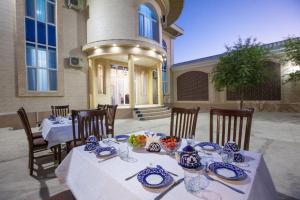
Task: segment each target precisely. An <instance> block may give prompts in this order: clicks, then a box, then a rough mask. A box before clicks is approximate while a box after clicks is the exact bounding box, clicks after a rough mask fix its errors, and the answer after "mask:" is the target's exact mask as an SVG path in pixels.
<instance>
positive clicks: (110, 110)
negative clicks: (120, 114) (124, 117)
mask: <svg viewBox="0 0 300 200" xmlns="http://www.w3.org/2000/svg"><path fill="white" fill-rule="evenodd" d="M117 108H118V105H106V112H107V120H108V122H107V123H108V130H107V134H111V136H112V137H114V126H115V118H116V112H117Z"/></svg>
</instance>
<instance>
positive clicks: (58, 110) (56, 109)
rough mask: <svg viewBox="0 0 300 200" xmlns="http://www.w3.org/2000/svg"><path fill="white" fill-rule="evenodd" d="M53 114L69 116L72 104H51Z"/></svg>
mask: <svg viewBox="0 0 300 200" xmlns="http://www.w3.org/2000/svg"><path fill="white" fill-rule="evenodd" d="M51 110H52V115H54V116H56V117H57V116H63V117H65V116H67V115H68V114H69V113H70V106H69V105H63V106H51Z"/></svg>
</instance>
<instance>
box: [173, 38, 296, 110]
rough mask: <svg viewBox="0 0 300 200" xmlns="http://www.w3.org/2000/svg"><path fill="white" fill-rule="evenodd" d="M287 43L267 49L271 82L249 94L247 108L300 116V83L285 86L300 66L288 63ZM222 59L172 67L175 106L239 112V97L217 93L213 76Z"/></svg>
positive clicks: (217, 56)
mask: <svg viewBox="0 0 300 200" xmlns="http://www.w3.org/2000/svg"><path fill="white" fill-rule="evenodd" d="M283 45H284V41H279V42H274V43H270V44H265V45H263V47H264V48H267V49H269V50H270V55H269V58H270V59H269V60H270V61H269V62H268V63H267V64H266V67H267V68H268V71H269V73H270V75H271V77H270V80H269V81H267V82H266V83H264V84H262V85H260V86H258V87H256V88H249V89H247V91H246V92H245V106H246V107H254V108H256V110H257V111H275V112H300V83H299V82H298V83H297V82H289V83H285V82H286V79H287V78H288V76H287V75H288V74H289V73H291V72H295V71H296V70H300V66H296V65H293V64H292V63H290V62H286V61H284V60H285V59H284V58H285V55H284V51H283ZM220 56H222V54H220V55H214V56H210V57H205V58H200V59H196V60H191V61H187V62H183V63H177V64H175V65H173V67H172V82H173V94H172V105H175V106H180V107H195V106H200V107H201V110H202V111H207V110H208V109H210V108H211V107H221V108H239V95H238V93H237V92H233V91H228V90H226V89H225V90H224V91H221V92H219V91H216V90H215V88H214V85H213V83H212V81H211V73H212V71H213V69H214V67H215V66H216V65H217V63H218V60H219V57H220Z"/></svg>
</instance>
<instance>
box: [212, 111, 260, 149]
mask: <svg viewBox="0 0 300 200" xmlns="http://www.w3.org/2000/svg"><path fill="white" fill-rule="evenodd" d="M253 112H254V109H253V108H247V109H243V110H228V109H217V108H212V109H211V110H210V134H209V140H210V142H215V143H217V144H221V145H224V144H225V143H226V142H228V141H234V142H236V143H237V144H238V146H239V147H240V148H243V149H244V150H249V142H250V132H251V125H252V117H253ZM215 118H216V124H215V126H216V131H215V134H216V135H215V137H214V119H215ZM226 118H227V120H226ZM232 121H233V122H232ZM244 124H245V125H246V126H244ZM220 129H221V130H220ZM214 139H215V140H214ZM242 141H243V142H242ZM242 143H243V145H242Z"/></svg>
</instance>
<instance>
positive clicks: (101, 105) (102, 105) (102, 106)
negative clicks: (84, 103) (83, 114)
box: [97, 104, 107, 110]
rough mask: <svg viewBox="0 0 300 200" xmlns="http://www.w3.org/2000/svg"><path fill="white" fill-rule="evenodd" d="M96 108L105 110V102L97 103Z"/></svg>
mask: <svg viewBox="0 0 300 200" xmlns="http://www.w3.org/2000/svg"><path fill="white" fill-rule="evenodd" d="M97 109H98V110H105V109H107V105H106V104H98V106H97Z"/></svg>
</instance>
